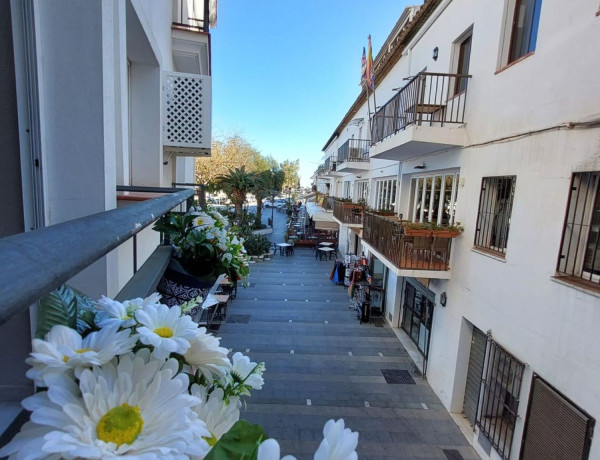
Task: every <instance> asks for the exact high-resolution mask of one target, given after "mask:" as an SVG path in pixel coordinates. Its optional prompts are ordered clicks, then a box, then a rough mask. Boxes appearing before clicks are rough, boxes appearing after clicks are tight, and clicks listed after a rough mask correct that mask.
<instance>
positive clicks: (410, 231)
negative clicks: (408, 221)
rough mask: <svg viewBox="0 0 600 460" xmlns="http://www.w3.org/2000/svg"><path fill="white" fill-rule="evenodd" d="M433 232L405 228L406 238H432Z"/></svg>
mask: <svg viewBox="0 0 600 460" xmlns="http://www.w3.org/2000/svg"><path fill="white" fill-rule="evenodd" d="M431 233H432V231H431V230H427V229H425V228H406V227H405V228H404V234H405V235H406V236H423V237H429V236H431Z"/></svg>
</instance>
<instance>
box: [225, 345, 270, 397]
mask: <svg viewBox="0 0 600 460" xmlns="http://www.w3.org/2000/svg"><path fill="white" fill-rule="evenodd" d="M232 364H233V366H232V367H233V368H232V370H231V373H230V375H229V379H230V382H231V383H233V384H234V385H235V384H242V385H246V386H248V387H250V388H253V389H255V390H260V389H261V388H262V386H263V384H264V383H265V381H264V380H263V378H262V373H263V372H264V370H265V365H264V363H260V364H256V363H253V362H251V361H250V358H248V357H247V356H245V355H243V354H242V353H240V352H239V351H238V352H236V353H234V355H233V357H232ZM241 394H247V395H249V394H250V392H249V391H242V393H241Z"/></svg>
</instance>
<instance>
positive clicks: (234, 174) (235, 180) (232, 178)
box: [208, 166, 256, 221]
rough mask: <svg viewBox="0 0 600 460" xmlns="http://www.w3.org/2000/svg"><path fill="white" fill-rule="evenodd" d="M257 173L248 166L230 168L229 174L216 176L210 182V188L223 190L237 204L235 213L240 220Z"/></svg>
mask: <svg viewBox="0 0 600 460" xmlns="http://www.w3.org/2000/svg"><path fill="white" fill-rule="evenodd" d="M255 181H256V173H252V172H248V171H246V167H245V166H242V167H241V168H235V169H230V170H229V171H228V172H227V174H222V175H219V176H217V177H215V178H214V179H213V180H212V181H210V182H209V183H208V186H209V190H212V191H218V190H220V191H223V192H225V194H226V195H227V197H228V198H229V199H230V200H231V202H232V203H233V205H234V206H235V214H236V217H237V219H238V220H239V221H241V220H242V206H243V205H244V202H245V201H246V194H247V193H249V192H250V191H251V190H252V188H253V187H254V183H255Z"/></svg>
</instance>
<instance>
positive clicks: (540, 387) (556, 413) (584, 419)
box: [520, 374, 596, 460]
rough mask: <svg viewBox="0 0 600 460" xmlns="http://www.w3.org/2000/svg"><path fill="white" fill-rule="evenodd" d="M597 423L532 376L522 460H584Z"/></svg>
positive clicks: (587, 454) (522, 445)
mask: <svg viewBox="0 0 600 460" xmlns="http://www.w3.org/2000/svg"><path fill="white" fill-rule="evenodd" d="M595 423H596V421H595V420H594V419H593V418H592V417H590V416H589V415H588V414H586V413H585V412H584V411H583V410H581V409H579V408H578V407H577V406H576V405H575V404H573V403H572V402H571V401H569V400H568V399H567V398H565V397H564V396H563V395H561V394H560V393H559V392H558V391H556V390H555V389H554V388H552V387H551V386H550V385H549V384H547V383H546V382H545V381H544V380H542V379H541V378H540V377H539V376H537V375H535V374H534V376H533V381H532V382H531V394H530V395H529V404H528V407H527V418H526V420H525V432H524V434H523V441H522V443H521V456H520V458H521V460H539V459H542V458H543V459H560V460H586V459H587V458H588V456H589V453H590V445H591V443H592V434H593V431H594V425H595Z"/></svg>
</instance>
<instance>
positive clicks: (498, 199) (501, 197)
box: [475, 176, 517, 256]
mask: <svg viewBox="0 0 600 460" xmlns="http://www.w3.org/2000/svg"><path fill="white" fill-rule="evenodd" d="M516 182H517V176H499V177H484V178H483V180H482V181H481V194H480V195H479V211H478V213H477V228H476V229H475V246H477V247H479V248H482V249H486V250H488V251H492V252H495V253H497V254H498V255H500V256H504V254H506V243H507V241H508V231H509V229H510V217H511V214H512V207H513V202H514V198H515V185H516Z"/></svg>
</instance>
